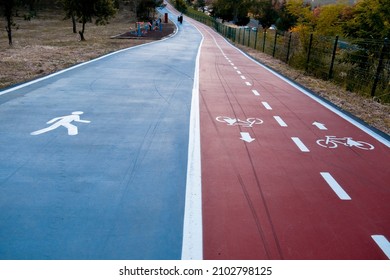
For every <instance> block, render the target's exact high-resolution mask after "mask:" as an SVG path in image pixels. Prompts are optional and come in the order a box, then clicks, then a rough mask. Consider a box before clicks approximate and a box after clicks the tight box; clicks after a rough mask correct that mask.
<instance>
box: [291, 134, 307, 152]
mask: <svg viewBox="0 0 390 280" xmlns="http://www.w3.org/2000/svg"><path fill="white" fill-rule="evenodd" d="M291 140H293V141H294V143H295V145H297V146H298V148H299V149H300V150H301V151H302V152H304V153H308V152H310V150H309V149H308V148H307V147H306V145H305V144H303V142H302V141H301V139H299V138H298V137H291Z"/></svg>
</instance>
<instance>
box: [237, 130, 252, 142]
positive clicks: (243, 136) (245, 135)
mask: <svg viewBox="0 0 390 280" xmlns="http://www.w3.org/2000/svg"><path fill="white" fill-rule="evenodd" d="M240 134H241V138H240V139H241V140H244V141H245V142H248V143H250V142H252V141H255V138H252V137H251V136H250V134H249V133H248V132H240Z"/></svg>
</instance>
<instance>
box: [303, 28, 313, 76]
mask: <svg viewBox="0 0 390 280" xmlns="http://www.w3.org/2000/svg"><path fill="white" fill-rule="evenodd" d="M312 44H313V33H312V34H310V41H309V49H308V51H307V59H306V69H305V70H306V72H307V70H309V62H310V53H311V47H312Z"/></svg>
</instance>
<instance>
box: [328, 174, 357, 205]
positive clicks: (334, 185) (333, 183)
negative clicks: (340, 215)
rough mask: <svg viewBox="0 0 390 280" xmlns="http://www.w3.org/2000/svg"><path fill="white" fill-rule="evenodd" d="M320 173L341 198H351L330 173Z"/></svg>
mask: <svg viewBox="0 0 390 280" xmlns="http://www.w3.org/2000/svg"><path fill="white" fill-rule="evenodd" d="M320 174H321V176H322V177H323V178H324V180H325V181H326V182H327V183H328V185H329V186H330V187H331V188H332V190H333V191H334V192H335V193H336V194H337V196H338V197H339V198H340V199H341V200H351V197H350V196H349V195H348V194H347V193H346V192H345V191H344V189H343V188H342V187H341V186H340V185H339V183H337V181H336V180H335V179H334V178H333V177H332V175H330V173H328V172H321V173H320Z"/></svg>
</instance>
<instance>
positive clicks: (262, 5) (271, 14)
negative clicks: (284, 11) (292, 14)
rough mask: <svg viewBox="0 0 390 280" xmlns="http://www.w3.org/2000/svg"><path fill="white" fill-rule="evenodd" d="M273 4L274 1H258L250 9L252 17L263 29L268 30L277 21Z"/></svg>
mask: <svg viewBox="0 0 390 280" xmlns="http://www.w3.org/2000/svg"><path fill="white" fill-rule="evenodd" d="M276 2H277V1H276ZM275 4H276V3H275V1H274V0H258V1H255V2H254V3H253V4H252V6H251V8H250V12H251V13H252V15H253V17H254V18H255V19H257V20H258V21H259V23H260V24H261V26H262V27H263V28H264V29H266V28H269V27H270V26H271V25H272V24H274V23H275V22H276V20H277V19H278V13H277V11H276V8H275Z"/></svg>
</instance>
